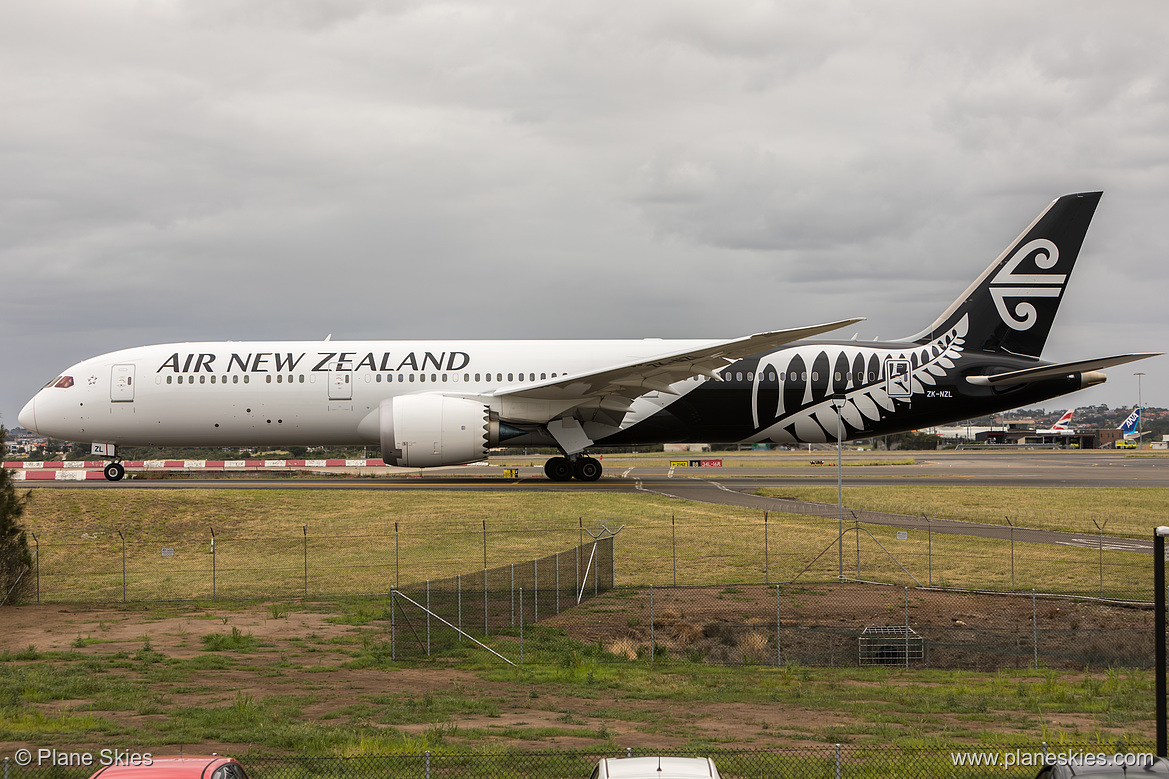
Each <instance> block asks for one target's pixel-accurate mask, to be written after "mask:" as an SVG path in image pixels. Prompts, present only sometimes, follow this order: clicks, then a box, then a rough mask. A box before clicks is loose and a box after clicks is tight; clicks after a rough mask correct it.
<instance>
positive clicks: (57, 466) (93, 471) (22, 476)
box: [3, 460, 385, 481]
mask: <svg viewBox="0 0 1169 779" xmlns="http://www.w3.org/2000/svg"><path fill="white" fill-rule="evenodd" d="M122 465H124V466H126V468H134V469H138V470H145V471H168V470H184V471H197V470H232V469H238V470H242V469H246V468H253V469H256V470H265V469H270V468H381V467H384V466H385V463H384V462H382V461H381V460H123V461H122ZM3 467H4V468H6V469H9V470H11V471H12V478H13V480H14V481H86V480H88V479H104V478H105V475H104V474H103V472H102V469H104V468H105V467H106V461H105V460H85V461H80V460H64V461H63V460H48V461H40V460H14V461H12V462H6V463H4V464H3Z"/></svg>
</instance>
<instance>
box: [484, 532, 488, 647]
mask: <svg viewBox="0 0 1169 779" xmlns="http://www.w3.org/2000/svg"><path fill="white" fill-rule="evenodd" d="M483 635H487V520H483Z"/></svg>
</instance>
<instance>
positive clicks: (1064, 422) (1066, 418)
mask: <svg viewBox="0 0 1169 779" xmlns="http://www.w3.org/2000/svg"><path fill="white" fill-rule="evenodd" d="M1072 413H1073V412H1071V411H1067V412H1065V413H1064V415H1063V416H1062V417H1060V418H1059V421H1058V422H1056V423H1055V424H1054V425H1052V426H1051V429H1052V430H1058V431H1061V432H1062V431H1064V430H1067V429H1068V425H1070V424H1071V423H1072Z"/></svg>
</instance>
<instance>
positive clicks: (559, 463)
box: [544, 457, 603, 481]
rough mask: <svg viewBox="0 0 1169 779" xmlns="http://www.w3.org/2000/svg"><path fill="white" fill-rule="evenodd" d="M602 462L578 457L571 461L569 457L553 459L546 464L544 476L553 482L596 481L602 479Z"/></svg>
mask: <svg viewBox="0 0 1169 779" xmlns="http://www.w3.org/2000/svg"><path fill="white" fill-rule="evenodd" d="M602 470H603V469H602V468H601V462H600V460H594V459H593V458H592V457H578V458H576V459H575V460H570V459H569V458H567V457H551V458H549V459H548V462H546V463H544V474H545V475H546V476H547V477H548V478H549V479H550V480H551V481H568V480H569V479H573V478H575V479H576V480H578V481H596V480H597V479H599V478H601V471H602Z"/></svg>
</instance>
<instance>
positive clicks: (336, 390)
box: [329, 368, 353, 400]
mask: <svg viewBox="0 0 1169 779" xmlns="http://www.w3.org/2000/svg"><path fill="white" fill-rule="evenodd" d="M329 400H353V374H352V373H350V372H349V371H339V370H335V369H333V368H330V369H329Z"/></svg>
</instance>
